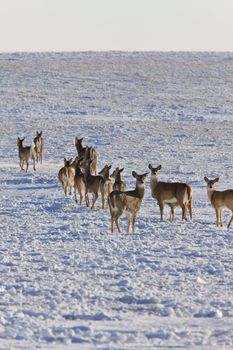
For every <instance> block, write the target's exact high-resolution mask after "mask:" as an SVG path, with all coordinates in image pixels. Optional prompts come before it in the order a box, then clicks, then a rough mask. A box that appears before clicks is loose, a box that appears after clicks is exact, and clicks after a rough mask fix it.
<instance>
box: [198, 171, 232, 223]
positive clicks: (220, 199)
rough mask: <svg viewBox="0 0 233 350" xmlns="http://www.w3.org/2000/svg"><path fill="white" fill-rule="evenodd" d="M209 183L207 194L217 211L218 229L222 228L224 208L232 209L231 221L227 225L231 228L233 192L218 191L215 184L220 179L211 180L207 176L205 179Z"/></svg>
mask: <svg viewBox="0 0 233 350" xmlns="http://www.w3.org/2000/svg"><path fill="white" fill-rule="evenodd" d="M204 180H205V182H206V183H207V194H208V198H209V200H210V203H211V204H212V206H213V207H214V209H215V212H216V218H217V227H219V225H220V226H221V227H222V226H223V225H222V208H227V209H230V210H231V212H232V216H231V219H230V221H229V223H228V225H227V227H228V228H229V227H230V226H231V223H232V221H233V190H225V191H216V189H215V183H216V182H218V181H219V177H217V178H216V179H214V180H209V179H208V178H207V177H206V176H205V177H204Z"/></svg>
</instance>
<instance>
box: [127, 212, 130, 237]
mask: <svg viewBox="0 0 233 350" xmlns="http://www.w3.org/2000/svg"><path fill="white" fill-rule="evenodd" d="M130 224H131V215H129V216H128V227H127V233H129V231H130Z"/></svg>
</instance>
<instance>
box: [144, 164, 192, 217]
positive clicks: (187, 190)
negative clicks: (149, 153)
mask: <svg viewBox="0 0 233 350" xmlns="http://www.w3.org/2000/svg"><path fill="white" fill-rule="evenodd" d="M148 168H149V169H150V171H151V180H150V187H151V194H152V197H153V198H154V199H155V200H157V202H158V205H159V209H160V218H161V221H163V211H164V205H165V204H166V205H168V206H169V207H170V209H171V211H170V222H173V220H174V216H175V212H174V208H175V207H178V206H180V207H181V208H182V220H185V221H186V220H187V209H188V210H189V215H190V220H192V187H191V186H190V185H188V184H186V183H181V182H161V181H159V178H158V174H159V171H160V170H161V168H162V166H161V165H159V166H158V167H156V168H153V167H152V165H151V164H149V165H148Z"/></svg>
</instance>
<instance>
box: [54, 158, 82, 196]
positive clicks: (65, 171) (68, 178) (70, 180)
mask: <svg viewBox="0 0 233 350" xmlns="http://www.w3.org/2000/svg"><path fill="white" fill-rule="evenodd" d="M77 161H78V157H77V158H76V159H75V160H74V161H73V159H72V158H71V159H69V160H67V159H66V158H64V166H63V167H62V168H61V169H60V170H59V172H58V179H59V181H60V182H61V184H62V187H63V190H64V193H65V196H67V191H68V189H69V194H70V195H71V194H72V188H73V187H74V176H75V167H76V163H77Z"/></svg>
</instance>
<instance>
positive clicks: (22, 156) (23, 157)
mask: <svg viewBox="0 0 233 350" xmlns="http://www.w3.org/2000/svg"><path fill="white" fill-rule="evenodd" d="M24 139H25V138H23V139H20V138H19V137H18V140H17V146H18V151H19V166H20V169H21V170H24V168H23V166H24V163H26V169H25V171H26V172H27V171H28V166H29V160H30V159H31V160H32V161H33V169H34V170H36V166H35V159H36V153H35V144H34V142H32V144H31V146H26V147H24V146H23V141H24Z"/></svg>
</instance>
